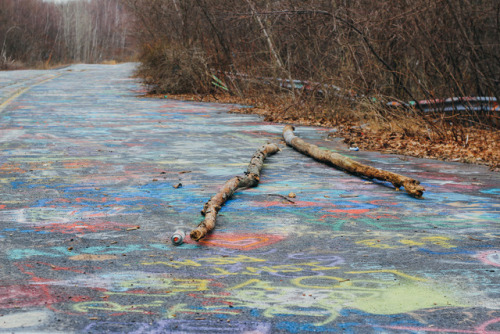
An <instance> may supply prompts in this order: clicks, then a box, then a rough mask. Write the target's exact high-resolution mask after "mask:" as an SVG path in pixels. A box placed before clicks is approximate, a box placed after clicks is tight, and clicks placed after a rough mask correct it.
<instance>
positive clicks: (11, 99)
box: [0, 73, 63, 112]
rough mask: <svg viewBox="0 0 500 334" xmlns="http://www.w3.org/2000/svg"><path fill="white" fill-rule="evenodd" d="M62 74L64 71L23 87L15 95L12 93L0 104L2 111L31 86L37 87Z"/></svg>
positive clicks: (0, 110)
mask: <svg viewBox="0 0 500 334" xmlns="http://www.w3.org/2000/svg"><path fill="white" fill-rule="evenodd" d="M61 75H63V74H62V73H61V74H58V75H56V76H54V77H52V78H48V79H45V80H42V81H40V82H37V83H36V84H34V85H31V86H29V87H26V88H24V89H21V90H18V91H17V92H15V93H14V95H12V96H11V97H9V98H8V99H7V100H5V101H4V102H2V104H0V112H2V111H3V110H4V109H5V107H7V105H9V103H11V102H12V101H13V100H15V99H16V98H18V97H19V96H21V95H22V94H24V93H26V92H27V91H28V90H30V89H31V88H33V87H35V86H38V85H41V84H43V83H46V82H47V81H50V80H53V79H55V78H59V77H60V76H61Z"/></svg>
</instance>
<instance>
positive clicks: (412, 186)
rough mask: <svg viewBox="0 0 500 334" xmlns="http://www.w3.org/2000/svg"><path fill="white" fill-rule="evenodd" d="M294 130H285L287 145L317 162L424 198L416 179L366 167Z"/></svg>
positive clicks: (288, 127)
mask: <svg viewBox="0 0 500 334" xmlns="http://www.w3.org/2000/svg"><path fill="white" fill-rule="evenodd" d="M293 130H295V128H294V127H293V126H291V125H286V126H285V128H284V129H283V138H284V139H285V142H286V143H287V145H289V146H291V147H293V148H294V149H295V150H297V151H299V152H300V153H303V154H305V155H307V156H310V157H311V158H313V159H315V160H317V161H320V162H323V163H326V164H330V165H333V166H334V167H337V168H340V169H343V170H345V171H347V172H349V173H351V174H354V175H360V176H364V177H367V178H370V179H378V180H382V181H389V182H390V183H392V184H393V185H394V187H396V190H399V188H400V187H401V186H403V187H404V188H405V190H406V192H407V193H408V194H410V195H412V196H414V197H416V198H420V197H422V194H423V192H424V191H425V189H424V187H422V186H421V185H420V182H419V181H417V180H415V179H412V178H409V177H407V176H403V175H400V174H396V173H392V172H388V171H384V170H381V169H377V168H375V167H371V166H367V165H364V164H362V163H359V162H357V161H354V160H352V159H350V158H348V157H344V156H342V155H340V154H338V153H334V152H331V151H326V150H322V149H320V148H319V147H318V146H316V145H313V144H309V143H307V142H305V141H303V140H302V139H300V138H299V137H297V136H295V134H294V133H293Z"/></svg>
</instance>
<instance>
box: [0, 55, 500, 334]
mask: <svg viewBox="0 0 500 334" xmlns="http://www.w3.org/2000/svg"><path fill="white" fill-rule="evenodd" d="M132 73H133V65H132V64H124V65H116V66H104V65H75V66H71V67H68V68H64V69H59V70H53V71H17V72H0V147H1V156H0V193H1V197H0V222H1V225H0V242H1V245H2V247H1V253H0V254H1V255H0V257H1V261H0V273H1V282H0V332H4V333H11V332H13V333H71V332H75V333H307V332H334V333H335V332H338V333H490V334H491V333H500V227H499V217H500V213H499V210H500V196H499V195H500V178H499V176H498V173H492V172H489V171H488V170H487V168H485V167H481V166H470V165H464V164H459V163H445V162H440V161H432V160H423V159H415V158H404V157H401V156H396V155H383V154H378V153H370V152H353V151H349V150H348V148H347V147H345V146H344V145H342V144H341V143H340V142H338V141H326V140H325V139H326V138H327V135H328V133H329V131H330V130H329V129H322V128H313V127H298V128H297V130H296V134H297V135H298V136H300V137H302V138H304V139H307V140H309V141H311V142H315V143H317V144H319V145H321V146H323V147H326V148H329V149H332V150H334V151H336V152H339V153H344V154H346V155H348V156H350V157H352V158H354V159H356V160H359V161H361V162H365V163H366V162H369V161H371V164H372V165H374V166H376V167H380V168H384V169H387V170H390V171H393V172H397V173H401V174H405V175H407V176H410V177H413V178H416V179H419V180H421V181H422V183H423V185H424V186H425V188H426V189H427V191H426V193H425V199H422V200H417V199H414V198H412V197H409V196H408V195H406V193H405V192H404V191H401V192H396V191H394V189H393V187H392V186H391V185H390V184H386V183H379V182H369V181H367V180H364V179H361V178H358V177H354V176H350V175H348V174H345V173H343V172H341V171H338V170H335V169H333V168H329V167H325V166H324V165H322V164H320V163H317V162H315V161H313V160H311V159H310V158H308V157H305V156H302V155H300V154H299V153H297V152H295V151H293V150H292V149H290V148H287V147H284V146H282V149H283V150H282V152H280V153H278V154H276V155H274V156H272V157H269V158H268V160H266V164H265V167H264V170H263V173H262V177H261V183H260V185H259V187H257V188H253V189H249V190H245V191H240V192H238V193H236V194H235V196H234V197H233V198H232V199H231V200H230V201H228V202H227V204H226V205H225V206H224V207H223V208H222V210H221V212H220V216H219V219H218V226H217V229H216V231H215V232H214V233H213V234H212V235H211V236H210V237H208V238H206V239H204V240H203V241H202V242H200V243H195V242H188V243H186V244H184V245H182V246H180V247H175V246H172V244H171V243H170V240H169V237H170V234H171V233H172V232H173V231H174V230H176V228H184V229H186V230H190V229H191V228H193V227H195V226H196V225H197V224H198V223H199V222H200V221H201V220H202V217H201V215H200V210H201V208H202V207H203V203H204V202H205V201H207V200H208V199H209V198H210V197H211V195H213V194H214V193H215V192H216V191H217V189H218V187H220V186H221V185H222V184H223V183H224V182H225V181H226V180H227V179H229V178H230V177H232V176H234V175H239V174H241V173H242V172H243V171H244V170H245V169H246V166H247V164H248V162H249V160H250V157H251V155H252V154H253V152H254V151H255V150H256V149H257V148H258V147H260V146H261V145H262V144H264V143H266V142H267V141H268V140H272V141H276V142H277V141H279V138H280V134H281V131H282V126H281V125H277V124H272V123H266V122H263V121H262V120H261V118H259V116H253V115H236V114H230V113H228V110H229V109H230V106H228V105H218V104H206V103H195V102H180V101H172V100H167V99H147V98H143V97H140V94H141V92H142V91H143V87H141V86H140V84H139V83H138V82H137V81H136V80H135V79H132V78H131V75H132ZM179 183H181V184H182V186H180V187H177V188H175V187H174V186H176V185H178V184H179ZM290 192H294V193H296V194H297V197H296V198H293V199H291V201H293V203H292V202H291V201H289V200H286V199H284V198H283V197H282V196H286V195H288V194H289V193H290ZM280 195H281V196H280ZM137 226H139V227H140V228H139V229H137Z"/></svg>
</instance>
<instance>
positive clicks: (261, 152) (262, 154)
mask: <svg viewBox="0 0 500 334" xmlns="http://www.w3.org/2000/svg"><path fill="white" fill-rule="evenodd" d="M278 151H279V147H278V145H276V144H266V145H264V146H262V147H261V148H260V149H258V150H257V151H256V152H255V153H254V155H253V156H252V160H250V164H249V165H248V168H247V171H246V172H245V176H235V177H233V178H231V179H229V180H228V181H227V182H226V183H224V185H223V186H222V188H221V190H219V192H218V193H217V194H215V195H214V196H212V198H210V200H209V201H208V202H206V203H205V205H204V206H203V210H201V214H202V215H204V216H205V219H204V220H203V221H202V222H201V223H200V224H199V225H198V227H196V228H195V229H194V230H192V231H191V233H190V235H191V239H193V240H195V241H198V240H200V239H201V238H203V237H204V236H205V235H207V233H208V232H210V231H211V230H213V229H214V227H215V220H216V218H217V213H218V212H219V210H220V209H221V207H222V206H223V205H224V203H226V201H227V200H228V199H229V198H230V197H231V196H232V195H233V194H234V193H235V192H236V190H238V189H240V188H250V187H256V186H257V185H258V184H259V180H260V171H261V170H262V166H263V164H264V159H266V157H267V156H269V155H273V154H274V153H276V152H278Z"/></svg>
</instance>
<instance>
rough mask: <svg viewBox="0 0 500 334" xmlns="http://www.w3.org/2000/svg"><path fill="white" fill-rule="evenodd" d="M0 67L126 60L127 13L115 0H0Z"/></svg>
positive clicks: (128, 55)
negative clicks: (50, 0) (56, 1)
mask: <svg viewBox="0 0 500 334" xmlns="http://www.w3.org/2000/svg"><path fill="white" fill-rule="evenodd" d="M0 2H1V6H0V43H1V44H0V70H1V69H3V70H5V69H18V68H26V67H30V68H32V67H37V68H44V67H48V66H52V65H54V64H68V63H75V62H85V63H95V62H102V61H105V60H118V61H120V60H126V59H130V58H131V55H132V54H133V53H134V50H133V45H132V44H131V43H132V41H131V39H130V28H129V27H130V24H129V23H130V15H129V14H128V13H127V12H126V11H125V10H124V7H123V6H122V4H121V3H120V1H119V0H90V1H87V0H76V1H69V2H61V3H54V2H45V1H41V0H1V1H0Z"/></svg>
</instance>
